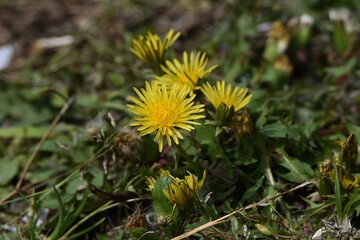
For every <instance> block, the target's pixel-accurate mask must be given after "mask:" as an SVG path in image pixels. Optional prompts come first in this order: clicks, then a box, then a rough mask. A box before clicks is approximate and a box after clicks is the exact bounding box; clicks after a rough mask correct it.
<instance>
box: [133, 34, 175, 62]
mask: <svg viewBox="0 0 360 240" xmlns="http://www.w3.org/2000/svg"><path fill="white" fill-rule="evenodd" d="M179 36H180V32H178V33H176V34H174V29H171V30H170V31H169V32H168V33H167V34H166V36H165V38H164V40H161V39H160V37H159V36H158V35H157V34H153V33H151V32H148V33H147V35H146V36H145V37H144V36H140V37H139V38H138V39H134V40H133V47H132V48H130V51H131V52H133V53H134V54H135V55H136V56H137V57H139V58H140V59H141V60H143V61H144V62H148V63H155V64H161V63H162V62H163V61H164V55H165V52H166V50H167V49H168V48H169V47H171V45H172V44H173V43H174V42H175V41H176V39H178V37H179Z"/></svg>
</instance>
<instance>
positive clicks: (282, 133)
mask: <svg viewBox="0 0 360 240" xmlns="http://www.w3.org/2000/svg"><path fill="white" fill-rule="evenodd" d="M259 132H260V133H262V134H264V135H266V136H268V137H274V138H284V137H286V133H287V127H286V125H285V124H283V123H282V122H280V121H277V122H276V123H273V124H270V125H266V126H264V127H263V128H261V129H259Z"/></svg>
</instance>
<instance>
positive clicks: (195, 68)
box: [156, 52, 217, 90]
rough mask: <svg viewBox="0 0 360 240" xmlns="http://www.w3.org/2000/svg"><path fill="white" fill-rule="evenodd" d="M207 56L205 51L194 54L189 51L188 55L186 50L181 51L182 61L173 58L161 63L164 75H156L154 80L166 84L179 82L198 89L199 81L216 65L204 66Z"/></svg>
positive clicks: (192, 88)
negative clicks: (163, 63) (164, 64)
mask: <svg viewBox="0 0 360 240" xmlns="http://www.w3.org/2000/svg"><path fill="white" fill-rule="evenodd" d="M207 63H208V58H207V57H206V53H201V52H198V53H197V54H196V55H195V53H194V52H191V53H190V55H188V53H187V52H184V53H183V62H182V63H180V61H179V60H177V59H174V60H173V61H172V62H171V61H166V66H163V65H161V68H162V70H163V71H164V72H165V75H163V76H161V77H156V80H158V81H160V82H165V83H166V84H168V85H170V86H171V85H172V84H174V83H179V84H180V85H187V86H189V87H190V88H191V90H195V89H198V88H199V87H198V84H199V81H200V80H201V79H203V78H205V77H206V76H207V75H209V74H210V73H211V72H212V71H213V70H214V69H215V68H216V67H217V65H214V66H211V67H210V68H206V65H207Z"/></svg>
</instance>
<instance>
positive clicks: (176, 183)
mask: <svg viewBox="0 0 360 240" xmlns="http://www.w3.org/2000/svg"><path fill="white" fill-rule="evenodd" d="M188 173H189V175H188V176H185V178H184V179H179V178H175V177H173V176H171V175H170V176H169V177H170V178H171V182H170V183H169V185H168V189H164V194H165V196H166V197H167V199H169V201H170V202H171V203H173V204H176V205H177V206H179V208H180V209H184V208H186V207H188V206H189V204H190V203H191V202H192V201H193V200H194V197H195V196H196V194H197V192H198V191H200V190H201V188H202V187H203V185H204V181H205V178H206V172H205V171H204V173H203V176H202V179H201V180H199V179H198V177H197V176H195V175H193V174H191V173H190V172H188Z"/></svg>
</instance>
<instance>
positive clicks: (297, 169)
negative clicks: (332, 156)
mask: <svg viewBox="0 0 360 240" xmlns="http://www.w3.org/2000/svg"><path fill="white" fill-rule="evenodd" d="M278 151H279V152H280V154H281V155H282V157H280V159H279V164H280V165H281V166H282V167H284V168H286V169H287V170H288V172H287V173H280V172H278V173H277V174H278V175H279V176H281V177H282V178H284V179H286V180H288V181H291V182H295V183H300V182H303V181H305V180H308V179H310V178H312V177H313V176H314V170H313V169H312V168H311V167H310V166H309V165H308V164H307V163H305V162H302V161H300V160H298V159H296V158H291V157H289V156H288V155H287V154H286V152H285V151H284V150H283V149H278Z"/></svg>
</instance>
